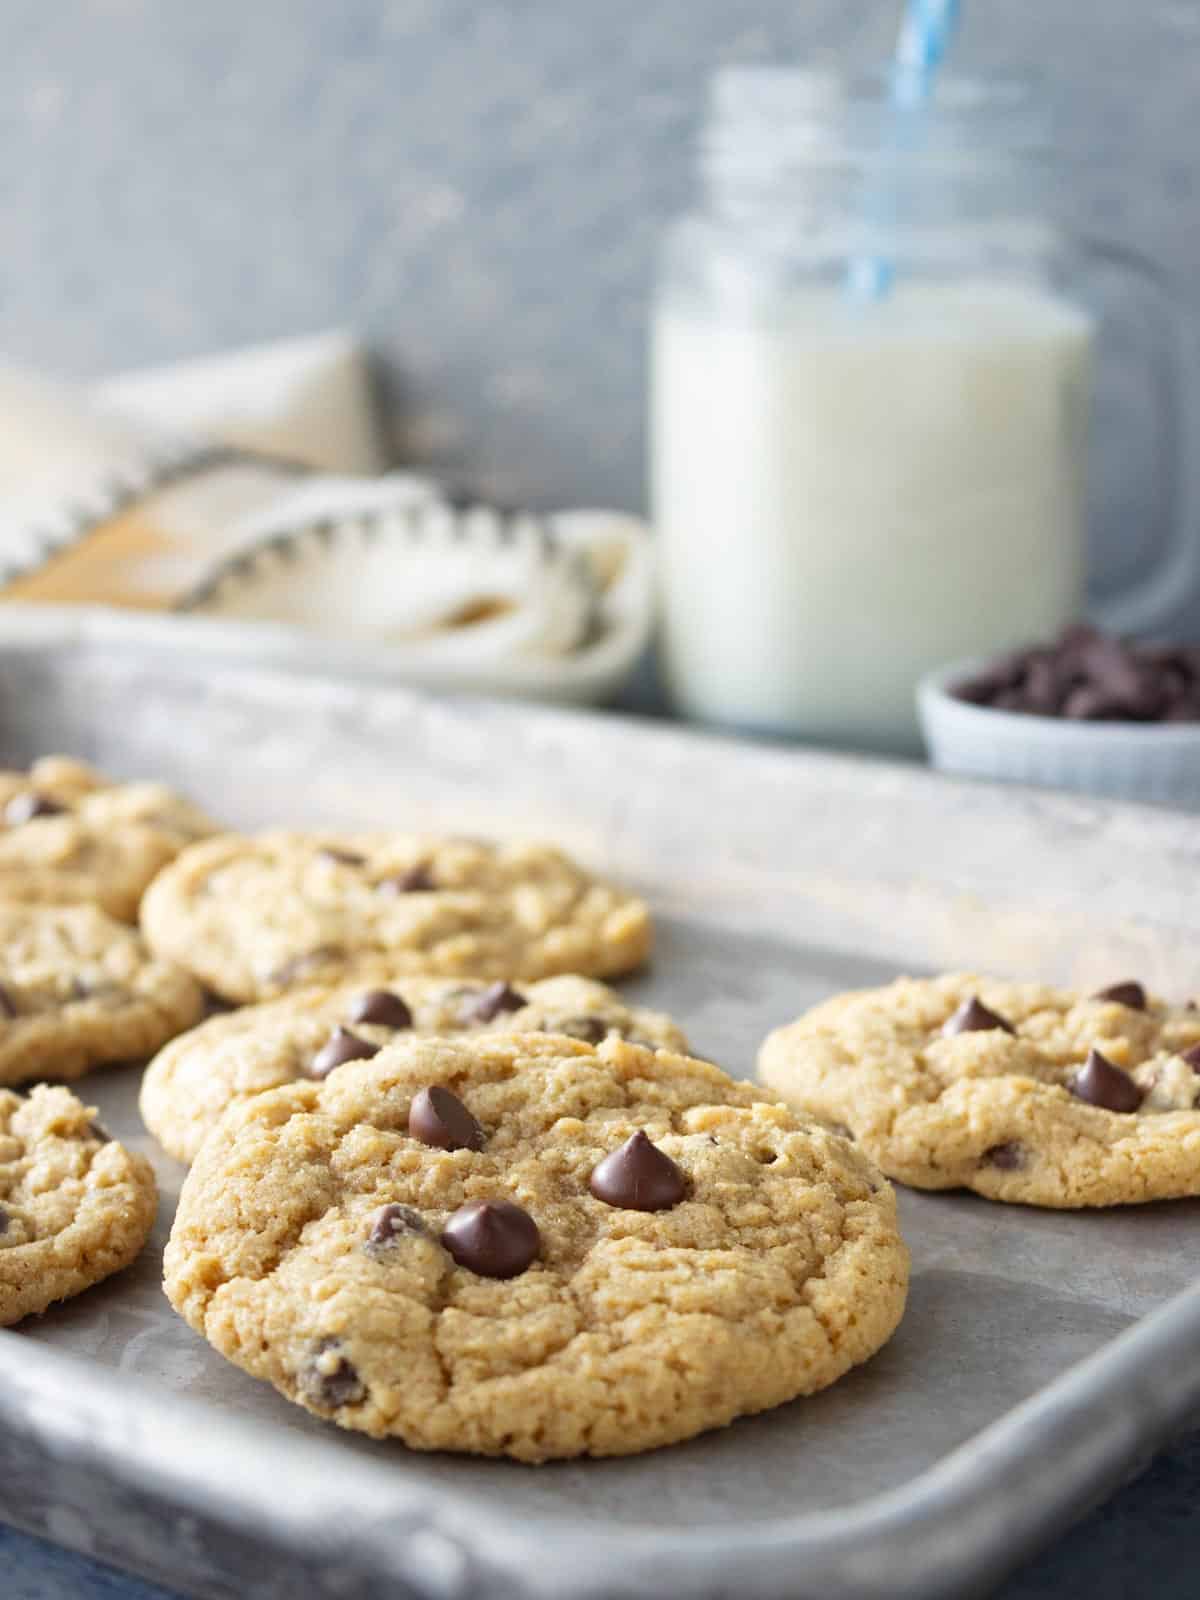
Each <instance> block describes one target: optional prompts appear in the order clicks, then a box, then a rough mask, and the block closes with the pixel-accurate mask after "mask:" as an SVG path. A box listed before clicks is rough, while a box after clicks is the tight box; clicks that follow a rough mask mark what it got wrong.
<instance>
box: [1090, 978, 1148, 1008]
mask: <svg viewBox="0 0 1200 1600" xmlns="http://www.w3.org/2000/svg"><path fill="white" fill-rule="evenodd" d="M1092 999H1093V1000H1115V1001H1116V1003H1117V1004H1118V1005H1119V1006H1128V1007H1129V1009H1130V1010H1131V1011H1145V1009H1146V991H1145V989H1143V988H1142V986H1141V984H1140V983H1113V984H1110V985H1109V987H1108V988H1107V989H1097V990H1096V992H1095V994H1094V995H1093V996H1092Z"/></svg>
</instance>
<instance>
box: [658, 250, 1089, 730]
mask: <svg viewBox="0 0 1200 1600" xmlns="http://www.w3.org/2000/svg"><path fill="white" fill-rule="evenodd" d="M1091 343H1092V325H1091V320H1090V318H1089V317H1088V315H1087V314H1086V313H1085V312H1084V311H1083V310H1081V309H1080V308H1079V307H1078V306H1076V305H1074V304H1072V303H1071V302H1070V301H1069V300H1067V299H1065V298H1063V297H1062V296H1060V295H1059V294H1057V293H1055V292H1053V291H1052V290H1051V289H1049V288H1044V287H1042V286H1040V285H1038V284H1037V283H1036V282H1034V283H1030V282H1020V281H1015V280H1009V279H1006V278H1004V277H998V276H987V275H983V274H980V275H976V276H969V275H964V276H962V277H953V278H949V279H941V280H935V281H928V280H926V281H922V280H920V279H917V280H915V281H912V282H908V283H905V282H897V283H896V285H895V286H894V287H893V289H892V291H891V292H890V293H889V294H888V295H886V296H885V297H884V298H882V299H881V300H879V301H878V302H877V303H870V304H866V305H862V304H856V303H853V302H852V301H851V299H850V298H849V297H848V295H847V293H846V292H845V289H844V286H843V285H842V284H841V283H833V284H827V285H824V286H813V287H810V288H797V289H795V290H794V291H792V292H790V293H789V294H787V295H785V296H783V297H781V298H780V299H779V300H778V302H777V303H775V304H773V305H772V306H771V308H770V311H769V314H768V313H764V312H763V310H762V309H761V308H759V309H757V310H755V309H753V308H752V309H749V310H746V311H743V312H741V313H740V314H728V313H727V314H724V315H713V314H712V313H711V311H706V309H705V307H704V306H703V305H702V304H696V303H694V302H693V303H689V302H688V301H687V299H686V298H684V297H680V298H678V299H672V298H670V297H666V298H664V299H663V300H662V301H661V302H660V304H659V306H658V308H657V311H656V313H655V317H654V325H653V348H652V415H651V434H652V440H653V447H652V448H653V453H652V460H651V473H652V492H653V502H654V517H655V523H656V526H657V530H658V537H659V540H660V547H661V565H662V575H663V585H664V594H665V641H664V657H665V671H666V677H667V683H668V688H669V691H670V693H671V695H672V697H673V698H674V700H675V701H676V703H677V704H678V706H679V707H680V708H681V709H682V710H684V711H685V712H688V713H691V714H694V715H697V716H700V717H703V718H706V719H710V720H713V721H716V722H719V723H725V724H732V725H735V726H740V727H750V728H757V729H762V730H766V731H771V732H788V733H798V734H801V735H804V736H807V737H810V738H813V739H816V740H820V741H822V742H832V743H842V744H853V745H858V746H861V747H863V748H873V749H881V750H888V749H892V750H902V749H905V748H907V747H909V746H911V745H912V744H913V743H914V741H915V737H916V729H915V715H914V709H913V688H914V685H915V683H916V680H917V678H918V677H919V676H920V674H921V673H922V672H923V671H925V670H926V669H928V668H929V667H931V666H934V665H937V664H938V663H940V662H944V661H947V660H950V659H953V658H955V657H957V656H965V655H972V654H986V653H988V652H991V651H993V650H996V649H1000V648H1004V647H1008V646H1010V645H1015V644H1018V643H1021V642H1024V641H1027V640H1030V639H1034V638H1038V637H1040V636H1043V635H1046V636H1048V635H1050V634H1052V633H1053V632H1054V631H1055V630H1056V629H1057V628H1058V627H1059V626H1060V625H1061V624H1062V623H1063V622H1064V621H1066V620H1067V619H1069V618H1070V617H1072V616H1075V615H1077V614H1078V612H1079V610H1080V607H1081V605H1082V602H1083V586H1084V570H1083V537H1082V529H1083V463H1084V442H1085V431H1086V421H1087V402H1088V389H1089V357H1090V352H1091Z"/></svg>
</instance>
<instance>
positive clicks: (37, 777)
mask: <svg viewBox="0 0 1200 1600" xmlns="http://www.w3.org/2000/svg"><path fill="white" fill-rule="evenodd" d="M213 832H215V827H214V824H213V823H212V822H211V821H210V820H209V819H208V817H206V816H205V815H204V814H203V812H201V811H199V810H197V808H196V807H195V806H193V805H192V804H191V803H190V802H189V801H187V800H184V799H183V798H182V796H180V795H178V794H176V793H175V792H174V791H173V790H171V789H168V788H167V787H166V785H165V784H161V783H114V782H113V780H112V779H111V778H106V777H105V776H104V774H103V773H100V772H97V771H96V770H95V768H94V767H89V766H88V765H87V764H86V763H85V762H82V761H74V760H71V759H70V758H69V757H67V756H46V757H44V758H43V759H42V760H40V761H35V762H34V764H33V766H32V767H30V769H29V771H28V772H0V900H21V901H29V902H37V903H40V904H54V905H65V904H68V903H79V904H87V905H97V906H99V907H100V908H101V909H102V910H104V911H107V912H108V914H109V915H110V916H113V917H117V918H119V919H120V920H121V921H122V922H134V921H136V920H137V912H138V903H139V901H140V900H141V898H142V894H143V891H144V890H145V888H146V885H147V884H148V883H149V882H150V880H151V879H152V878H153V877H154V875H155V874H156V873H157V872H159V871H160V870H161V869H162V868H163V867H165V866H166V865H167V863H168V862H170V861H174V859H175V857H176V856H177V855H178V854H179V852H180V851H181V850H182V849H183V848H184V847H185V846H186V845H189V844H193V843H194V842H195V841H196V840H197V839H203V838H205V837H206V836H207V835H208V834H211V833H213Z"/></svg>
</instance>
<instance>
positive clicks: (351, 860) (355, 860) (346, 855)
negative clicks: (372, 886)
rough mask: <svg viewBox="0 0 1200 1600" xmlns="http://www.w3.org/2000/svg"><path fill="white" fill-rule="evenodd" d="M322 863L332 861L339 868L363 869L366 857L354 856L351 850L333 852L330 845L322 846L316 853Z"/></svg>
mask: <svg viewBox="0 0 1200 1600" xmlns="http://www.w3.org/2000/svg"><path fill="white" fill-rule="evenodd" d="M317 855H318V856H319V857H320V858H321V860H322V861H332V862H333V863H334V865H335V866H339V867H365V866H366V864H367V858H366V856H360V855H356V854H355V853H354V851H353V850H335V849H334V848H333V846H332V845H331V844H325V845H322V846H321V848H320V849H319V850H318V851H317Z"/></svg>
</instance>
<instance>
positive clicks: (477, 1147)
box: [166, 1033, 908, 1461]
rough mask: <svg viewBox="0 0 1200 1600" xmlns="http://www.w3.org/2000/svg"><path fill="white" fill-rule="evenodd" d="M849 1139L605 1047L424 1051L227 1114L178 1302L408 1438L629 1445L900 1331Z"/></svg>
mask: <svg viewBox="0 0 1200 1600" xmlns="http://www.w3.org/2000/svg"><path fill="white" fill-rule="evenodd" d="M907 1277H908V1253H907V1251H906V1249H905V1246H904V1243H903V1241H902V1240H901V1237H900V1234H899V1232H898V1229H897V1223H896V1209H895V1197H894V1195H893V1193H892V1190H891V1188H890V1187H889V1185H888V1184H887V1183H886V1182H885V1181H884V1179H883V1178H882V1177H880V1175H879V1174H878V1173H877V1172H876V1170H875V1169H874V1168H873V1167H872V1166H871V1164H870V1163H869V1162H868V1161H867V1160H866V1159H865V1158H864V1157H863V1156H862V1155H861V1154H860V1153H859V1152H857V1151H856V1150H855V1149H854V1148H853V1147H852V1146H851V1145H850V1144H848V1143H847V1142H846V1141H845V1140H844V1139H840V1138H838V1137H837V1136H836V1135H834V1134H832V1133H830V1132H829V1131H828V1130H827V1129H825V1128H823V1127H821V1126H819V1125H818V1124H815V1123H812V1122H810V1121H809V1120H808V1119H807V1118H804V1117H799V1116H797V1115H796V1114H795V1113H794V1112H791V1111H789V1110H788V1109H787V1108H786V1107H784V1106H781V1105H777V1104H768V1103H763V1102H762V1101H761V1100H760V1099H758V1098H757V1096H756V1093H755V1091H754V1089H753V1088H752V1086H750V1085H747V1084H737V1083H734V1082H733V1081H732V1080H731V1079H730V1078H727V1077H726V1076H725V1074H724V1073H722V1072H721V1071H719V1070H718V1068H716V1067H714V1066H710V1065H708V1064H707V1063H705V1062H700V1061H693V1060H689V1059H688V1058H687V1057H685V1056H677V1055H672V1054H670V1053H668V1052H665V1051H659V1052H657V1053H655V1052H653V1051H650V1050H647V1049H644V1048H643V1047H641V1046H639V1045H632V1044H629V1043H627V1042H626V1041H624V1040H621V1039H618V1038H616V1037H614V1036H610V1037H609V1038H608V1039H606V1040H604V1042H603V1043H601V1044H599V1045H590V1044H586V1043H584V1042H583V1041H577V1040H573V1039H568V1038H564V1037H561V1036H556V1035H551V1034H523V1035H506V1034H496V1033H482V1034H478V1035H473V1036H470V1037H462V1038H458V1039H442V1038H430V1039H405V1040H403V1041H401V1042H397V1043H394V1044H391V1045H387V1046H385V1048H384V1049H382V1050H381V1051H380V1052H379V1054H378V1055H376V1056H375V1057H374V1058H373V1059H372V1060H370V1061H363V1062H355V1063H353V1064H351V1065H348V1066H346V1067H344V1068H342V1069H341V1070H339V1071H337V1072H334V1073H332V1074H331V1075H330V1076H329V1077H328V1078H326V1079H324V1080H323V1081H321V1082H314V1081H311V1080H310V1081H307V1082H297V1083H293V1084H288V1085H286V1086H285V1087H283V1088H281V1089H273V1090H270V1091H269V1092H267V1093H266V1094H262V1095H258V1096H256V1097H254V1098H253V1099H251V1100H247V1101H245V1102H243V1103H242V1104H240V1105H236V1106H234V1107H232V1108H231V1109H230V1110H229V1111H228V1112H227V1113H226V1115H225V1117H224V1118H223V1119H222V1120H221V1122H220V1123H219V1124H218V1126H217V1127H216V1128H215V1129H214V1130H213V1132H212V1134H211V1135H210V1136H209V1138H208V1139H207V1140H206V1141H205V1144H204V1146H203V1148H202V1149H201V1151H200V1154H199V1156H198V1157H197V1160H196V1164H195V1165H194V1166H193V1168H192V1170H191V1172H190V1173H189V1175H188V1178H187V1181H186V1182H185V1184H184V1187H183V1194H182V1197H181V1200H180V1204H179V1211H178V1214H177V1216H176V1219H175V1226H174V1230H173V1232H172V1235H171V1240H170V1243H169V1245H168V1247H167V1252H166V1291H167V1294H168V1296H169V1298H170V1300H171V1303H172V1304H173V1305H174V1306H175V1308H176V1309H177V1310H178V1311H179V1312H180V1313H181V1314H182V1315H183V1316H184V1317H185V1318H186V1319H187V1321H188V1322H189V1323H190V1324H191V1326H192V1327H193V1328H195V1329H197V1330H198V1331H199V1332H201V1333H202V1334H203V1335H204V1336H205V1337H206V1338H207V1339H208V1340H209V1342H210V1343H211V1344H213V1345H214V1346H215V1347H216V1349H217V1350H219V1351H220V1352H221V1353H222V1354H223V1355H225V1356H227V1357H228V1358H229V1359H230V1360H231V1361H233V1362H235V1363H236V1364H237V1365H238V1366H240V1367H242V1368H243V1369H244V1370H245V1371H247V1372H250V1373H252V1374H254V1375H255V1376H256V1377H261V1378H265V1379H267V1380H268V1381H269V1382H270V1383H272V1384H274V1385H275V1387H276V1388H277V1389H278V1390H279V1391H280V1392H281V1393H282V1394H283V1395H285V1396H286V1397H287V1398H288V1399H289V1400H293V1401H296V1402H297V1403H298V1404H300V1405H302V1406H305V1407H306V1408H307V1409H308V1410H310V1411H312V1412H314V1413H315V1414H316V1415H317V1416H320V1417H327V1418H329V1419H331V1420H332V1421H334V1422H337V1423H338V1424H339V1425H340V1426H342V1427H345V1428H354V1429H358V1430H360V1431H362V1432H364V1433H369V1434H373V1435H376V1436H384V1435H390V1436H394V1437H397V1438H400V1439H402V1440H404V1442H405V1443H406V1444H408V1445H410V1446H412V1447H414V1448H416V1449H423V1450H459V1451H469V1452H472V1453H475V1454H481V1455H508V1456H514V1457H517V1458H518V1459H520V1460H524V1461H544V1460H548V1459H551V1458H553V1457H563V1456H577V1455H593V1456H606V1455H623V1454H628V1453H631V1452H634V1451H639V1450H648V1449H651V1448H653V1447H654V1446H656V1445H664V1444H670V1443H672V1442H674V1441H676V1440H679V1439H686V1438H688V1437H690V1436H691V1435H693V1434H696V1433H699V1432H701V1431H703V1430H704V1429H707V1428H714V1427H720V1426H722V1425H723V1424H725V1423H728V1422H730V1421H732V1420H733V1419H734V1418H735V1417H737V1416H740V1415H744V1414H747V1413H750V1412H755V1411H762V1410H764V1409H766V1408H767V1407H770V1406H777V1405H780V1404H782V1403H783V1402H785V1401H788V1400H791V1399H794V1398H795V1397H796V1396H798V1395H803V1394H811V1393H813V1392H814V1391H815V1390H818V1389H821V1388H824V1387H825V1386H826V1385H827V1384H830V1383H832V1382H833V1381H834V1380H835V1379H836V1378H838V1377H840V1376H841V1375H842V1374H843V1373H845V1372H846V1371H847V1370H848V1369H849V1368H850V1367H852V1366H854V1365H855V1364H856V1363H858V1362H861V1361H865V1360H866V1359H867V1358H868V1357H869V1356H871V1355H872V1354H873V1353H874V1352H875V1351H876V1350H878V1349H879V1347H880V1346H881V1345H882V1344H883V1343H884V1341H885V1340H886V1339H887V1338H888V1337H889V1336H890V1334H891V1333H892V1331H893V1329H894V1328H895V1327H896V1324H897V1322H898V1321H899V1319H900V1316H901V1313H902V1311H903V1307H904V1299H905V1292H906V1285H907Z"/></svg>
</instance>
